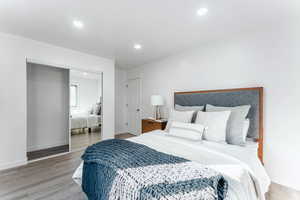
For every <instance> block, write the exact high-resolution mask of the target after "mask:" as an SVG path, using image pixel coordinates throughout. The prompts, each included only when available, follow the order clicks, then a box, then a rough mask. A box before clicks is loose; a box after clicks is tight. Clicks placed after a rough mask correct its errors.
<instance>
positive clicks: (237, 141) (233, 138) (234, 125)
mask: <svg viewBox="0 0 300 200" xmlns="http://www.w3.org/2000/svg"><path fill="white" fill-rule="evenodd" d="M250 107H251V106H250V105H243V106H236V107H219V106H213V105H209V104H207V105H206V111H207V112H216V111H231V114H230V117H229V120H228V124H227V130H226V141H227V143H229V144H234V145H241V146H243V145H245V143H246V141H245V139H244V136H243V127H244V121H245V119H246V116H247V115H248V112H249V109H250Z"/></svg>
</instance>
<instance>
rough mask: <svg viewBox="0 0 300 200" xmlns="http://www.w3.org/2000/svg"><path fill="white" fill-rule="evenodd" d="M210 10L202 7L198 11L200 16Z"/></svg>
mask: <svg viewBox="0 0 300 200" xmlns="http://www.w3.org/2000/svg"><path fill="white" fill-rule="evenodd" d="M207 12H208V9H207V8H200V9H199V10H198V11H197V15H199V16H204V15H206V14H207Z"/></svg>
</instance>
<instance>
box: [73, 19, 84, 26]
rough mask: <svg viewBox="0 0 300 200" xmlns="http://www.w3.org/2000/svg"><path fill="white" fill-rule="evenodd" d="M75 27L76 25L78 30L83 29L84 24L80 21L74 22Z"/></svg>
mask: <svg viewBox="0 0 300 200" xmlns="http://www.w3.org/2000/svg"><path fill="white" fill-rule="evenodd" d="M73 25H74V26H75V27H76V28H83V23H82V21H79V20H74V21H73Z"/></svg>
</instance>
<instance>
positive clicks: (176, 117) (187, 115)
mask: <svg viewBox="0 0 300 200" xmlns="http://www.w3.org/2000/svg"><path fill="white" fill-rule="evenodd" d="M193 114H194V111H177V110H171V112H170V115H169V119H168V124H167V127H166V129H165V131H167V132H168V131H169V130H170V127H171V124H172V122H173V121H176V122H183V123H191V120H192V117H193Z"/></svg>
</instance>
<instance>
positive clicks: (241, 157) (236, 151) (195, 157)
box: [73, 88, 270, 200]
mask: <svg viewBox="0 0 300 200" xmlns="http://www.w3.org/2000/svg"><path fill="white" fill-rule="evenodd" d="M262 92H263V90H262V88H242V89H230V90H213V91H197V92H177V93H175V94H174V105H175V104H180V105H183V106H200V105H204V104H208V103H211V104H214V105H221V106H237V105H245V104H250V105H251V109H250V111H249V113H248V116H247V117H248V118H249V119H250V122H251V123H250V128H249V131H248V135H247V142H246V145H244V146H237V145H231V144H226V143H217V142H212V141H206V140H201V141H192V140H187V139H183V138H178V137H173V136H170V135H168V134H166V132H165V131H161V130H156V131H152V132H149V133H146V134H142V135H140V136H138V137H134V138H130V139H128V141H130V142H133V143H132V144H138V145H143V146H145V147H147V148H148V147H149V148H150V149H153V150H155V151H157V152H159V153H163V154H165V155H170V156H174V157H175V158H182V159H186V160H188V161H191V162H192V163H193V165H199V167H200V166H205V168H208V169H211V170H213V171H214V172H216V173H217V174H218V175H219V174H221V175H222V177H223V178H224V179H225V180H226V183H227V185H226V187H225V189H226V196H224V198H223V196H221V197H219V196H217V197H216V196H214V197H211V196H209V195H207V194H206V192H207V191H205V192H204V193H205V195H204V196H205V198H202V196H201V198H193V197H190V196H189V198H186V197H183V198H182V197H178V198H176V195H175V197H174V196H172V198H168V196H167V195H166V196H167V198H137V199H226V200H255V199H258V200H264V199H265V193H266V192H267V191H268V188H269V185H270V179H269V177H268V175H267V173H266V171H265V169H264V167H263V151H262V149H263V127H262V125H263V123H262V122H263V121H262V119H263V116H262V114H263V104H262V102H263V100H262V98H263V93H262ZM182 131H184V130H182ZM137 149H138V148H137ZM93 155H95V154H93ZM104 155H105V154H104ZM137 155H138V154H137ZM149 155H150V154H149ZM145 157H147V156H145ZM141 158H142V159H144V158H143V157H141ZM145 160H147V158H145ZM176 165H178V163H177V164H175V165H169V164H168V165H164V167H167V168H168V167H170V166H171V167H170V168H168V169H169V171H172V170H173V167H175V166H176ZM179 165H180V164H179ZM85 167H86V165H84V163H81V165H80V166H79V167H78V168H77V170H76V171H75V173H74V175H73V179H74V181H75V182H76V183H78V184H79V185H81V184H83V183H86V182H87V181H90V180H89V179H93V178H94V177H93V173H90V178H89V179H87V178H86V176H83V172H85V173H87V172H86V171H87V169H88V168H85ZM144 167H145V166H144ZM151 167H152V166H151ZM151 167H150V168H151ZM146 168H147V167H146ZM191 169H192V170H191V174H193V173H192V171H193V168H191ZM143 170H144V168H143ZM143 170H140V171H143ZM151 170H153V169H152V168H151ZM182 170H183V169H182ZM149 172H150V171H149ZM178 172H180V171H178ZM97 173H103V172H97ZM126 173H129V172H128V171H126ZM144 173H145V172H144ZM164 173H166V174H167V173H168V172H167V171H164ZM203 173H204V176H205V173H206V171H205V170H204V171H203ZM207 173H209V172H207ZM146 174H147V173H146ZM149 174H151V173H149ZM91 175H92V176H91ZM104 175H105V173H104ZM130 175H132V174H130ZM185 175H186V176H188V175H189V173H187V174H185ZM94 176H96V175H95V174H94ZM151 176H153V175H151ZM154 176H155V177H156V175H154ZM193 176H194V174H193ZM147 177H148V175H147ZM133 178H134V177H133ZM148 178H149V177H148ZM152 178H153V177H152ZM157 178H159V177H157ZM177 178H178V177H177ZM180 178H181V177H179V179H180ZM190 178H191V177H190ZM145 180H148V179H145ZM145 180H144V182H146V183H144V184H145V185H147V184H148V183H147V181H145ZM149 180H150V178H149ZM123 181H124V180H123ZM152 181H153V180H152ZM100 182H101V181H100ZM158 182H159V181H158ZM93 183H99V180H98V179H97V178H94V182H93ZM176 184H177V183H176ZM176 184H175V185H176ZM121 185H122V184H116V185H111V187H112V188H114V187H116V188H117V189H116V190H114V191H123V189H121V190H118V187H122V186H121ZM125 185H126V184H125ZM149 185H150V184H148V185H147V191H149V187H148V186H149ZM158 185H159V184H158ZM151 186H152V185H151ZM163 186H164V187H166V188H167V187H168V184H167V185H163ZM160 187H161V185H160ZM94 188H97V186H96V185H94ZM151 188H152V189H153V187H151ZM142 189H143V187H142ZM159 189H161V188H159ZM173 190H174V186H173V185H172V191H173ZM164 191H165V190H164ZM92 192H95V191H92ZM173 192H174V191H173ZM176 192H177V193H176V194H177V195H178V193H180V191H176ZM202 192H203V191H202ZM217 192H218V190H217ZM150 193H155V190H151V192H150ZM187 193H188V192H183V194H182V195H186V194H187ZM98 194H99V193H98ZM127 194H128V192H127ZM217 194H219V193H217ZM129 195H130V193H129ZM193 195H195V194H193ZM208 196H209V197H208ZM164 197H165V196H164ZM206 197H207V198H206ZM95 199H98V198H95ZM99 199H101V198H99ZM103 199H105V198H103ZM121 199H122V198H121ZM123 199H134V198H123Z"/></svg>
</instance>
